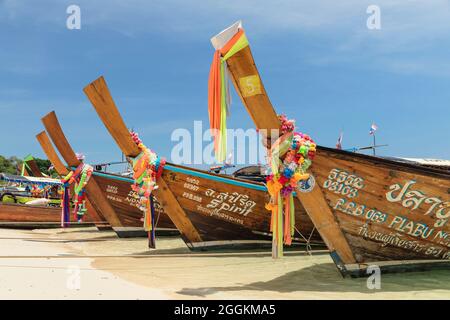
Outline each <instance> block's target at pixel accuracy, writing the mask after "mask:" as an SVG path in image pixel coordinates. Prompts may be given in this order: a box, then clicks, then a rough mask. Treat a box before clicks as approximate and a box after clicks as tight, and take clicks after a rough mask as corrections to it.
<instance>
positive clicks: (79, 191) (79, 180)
mask: <svg viewBox="0 0 450 320" xmlns="http://www.w3.org/2000/svg"><path fill="white" fill-rule="evenodd" d="M93 171H94V169H93V168H92V166H90V165H87V164H84V163H80V165H79V166H78V167H77V168H76V169H75V171H71V172H69V174H68V175H67V176H65V177H64V178H63V179H62V180H61V182H62V183H63V191H62V193H61V194H62V196H61V207H62V212H61V227H63V228H64V227H68V226H69V223H70V191H69V189H70V186H71V185H72V184H74V183H75V187H74V204H75V205H74V209H73V214H74V218H75V220H77V221H78V222H82V221H83V217H84V215H85V214H86V212H87V209H86V191H85V187H86V185H87V184H88V182H89V179H90V178H91V176H92V172H93Z"/></svg>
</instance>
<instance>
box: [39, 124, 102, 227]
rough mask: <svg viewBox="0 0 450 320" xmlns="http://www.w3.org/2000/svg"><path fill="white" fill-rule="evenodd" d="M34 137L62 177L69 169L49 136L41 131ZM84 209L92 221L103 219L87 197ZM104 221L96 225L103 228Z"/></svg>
mask: <svg viewBox="0 0 450 320" xmlns="http://www.w3.org/2000/svg"><path fill="white" fill-rule="evenodd" d="M36 139H37V140H38V142H39V144H40V145H41V147H42V150H43V151H44V153H45V155H46V156H47V158H48V159H49V160H50V162H51V163H52V164H53V166H54V167H55V170H56V172H57V173H58V174H59V175H60V176H61V177H64V176H66V175H67V174H68V173H69V170H68V169H67V168H66V166H65V165H64V163H63V162H62V161H61V159H60V158H59V156H58V154H57V153H56V150H55V148H53V145H52V143H51V141H50V138H49V137H48V135H47V133H46V132H45V131H42V132H40V133H38V134H37V135H36ZM86 209H87V214H88V216H90V217H91V218H92V220H93V221H105V223H106V219H105V217H103V215H102V214H101V213H99V212H98V211H97V210H96V209H95V208H94V206H93V205H92V203H91V202H90V201H89V199H86ZM105 223H100V224H98V226H99V227H100V228H104V224H105Z"/></svg>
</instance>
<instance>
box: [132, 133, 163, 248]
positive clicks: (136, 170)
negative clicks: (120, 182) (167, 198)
mask: <svg viewBox="0 0 450 320" xmlns="http://www.w3.org/2000/svg"><path fill="white" fill-rule="evenodd" d="M130 134H131V138H132V139H133V141H134V143H136V145H137V146H138V148H139V150H140V151H141V153H140V154H139V155H138V156H137V157H136V158H134V159H132V165H133V179H134V184H133V185H132V186H131V188H132V190H133V191H135V197H136V199H138V200H139V201H138V203H139V205H138V208H139V209H140V210H141V211H143V212H144V230H145V231H148V238H149V247H150V248H155V211H154V207H153V199H152V198H151V194H152V192H153V190H155V189H157V188H158V185H157V184H156V180H157V179H158V178H159V177H160V176H161V174H162V171H163V168H164V165H165V164H166V160H165V159H164V158H160V157H159V156H158V155H157V154H156V153H155V152H153V151H152V150H150V149H148V148H147V147H146V146H145V145H144V144H143V143H142V140H141V139H140V138H139V136H138V134H137V133H136V132H130Z"/></svg>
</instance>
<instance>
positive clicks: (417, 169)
mask: <svg viewBox="0 0 450 320" xmlns="http://www.w3.org/2000/svg"><path fill="white" fill-rule="evenodd" d="M317 149H318V150H322V151H325V152H330V153H334V154H336V155H337V158H339V159H342V158H341V157H340V156H342V157H346V158H348V157H353V158H357V159H358V160H364V161H368V162H372V163H377V164H381V165H384V166H386V167H389V168H391V167H392V166H395V167H396V168H395V169H396V170H400V171H403V172H414V173H420V174H423V175H427V176H431V177H435V178H441V179H446V180H450V172H447V171H445V170H440V169H435V168H428V167H424V166H421V165H416V164H410V163H403V162H398V161H394V160H390V159H385V158H380V157H374V156H371V155H367V154H361V153H354V152H350V151H345V150H339V149H334V148H328V147H324V146H317ZM344 160H345V159H344ZM312 166H314V163H313V165H312ZM407 169H410V170H407Z"/></svg>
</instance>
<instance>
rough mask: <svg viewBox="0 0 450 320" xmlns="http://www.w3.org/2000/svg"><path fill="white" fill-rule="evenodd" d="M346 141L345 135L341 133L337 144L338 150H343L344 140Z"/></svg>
mask: <svg viewBox="0 0 450 320" xmlns="http://www.w3.org/2000/svg"><path fill="white" fill-rule="evenodd" d="M343 139H344V133H343V132H341V134H340V135H339V138H338V140H337V142H336V149H339V150H342V140H343Z"/></svg>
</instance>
